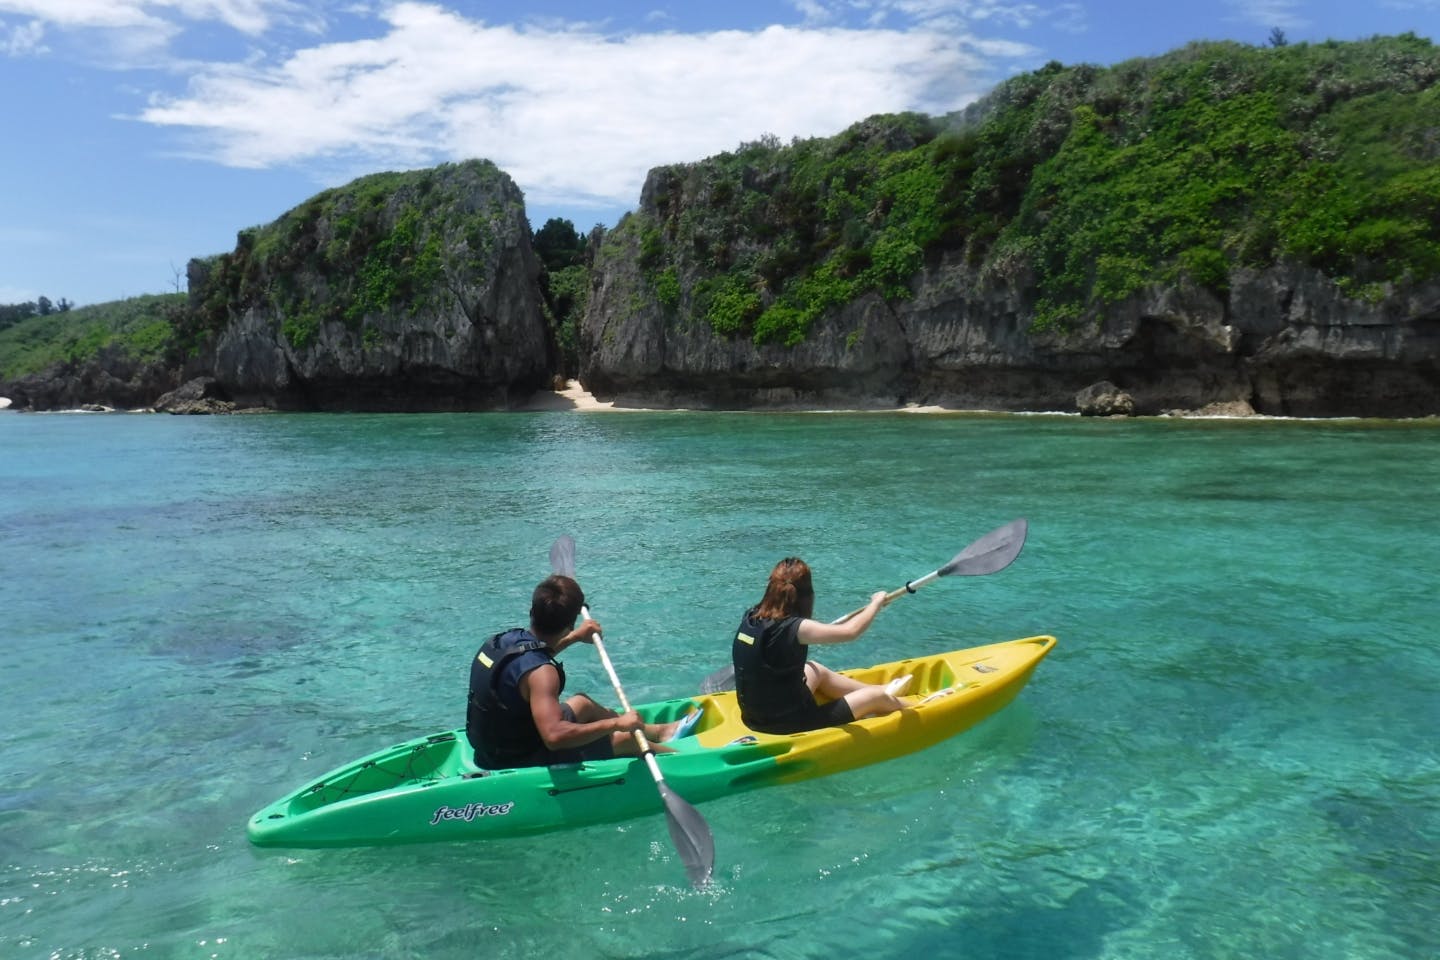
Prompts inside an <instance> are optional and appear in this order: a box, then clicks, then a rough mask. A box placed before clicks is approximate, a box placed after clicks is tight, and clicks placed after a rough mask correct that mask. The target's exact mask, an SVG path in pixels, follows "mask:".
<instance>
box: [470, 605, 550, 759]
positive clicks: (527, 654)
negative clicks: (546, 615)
mask: <svg viewBox="0 0 1440 960" xmlns="http://www.w3.org/2000/svg"><path fill="white" fill-rule="evenodd" d="M546 664H549V665H550V666H553V667H554V668H555V669H556V670H557V671H558V672H559V674H560V690H564V689H565V668H564V667H562V666H560V664H559V663H557V662H556V661H555V659H554V658H553V657H551V656H550V652H549V649H548V648H547V647H546V646H545V644H544V643H542V642H540V641H539V640H537V639H535V635H534V634H532V633H531V632H530V631H529V630H521V629H518V628H517V629H514V630H507V631H505V632H504V633H497V634H496V635H495V636H493V637H491V638H490V639H489V640H486V641H485V643H484V644H482V645H481V647H480V650H479V652H478V653H476V654H475V659H474V660H472V661H471V662H470V697H469V700H468V704H467V708H466V711H465V734H466V736H467V737H469V739H470V745H471V746H473V747H474V748H475V762H476V763H477V764H478V765H480V766H482V767H487V768H489V769H492V770H497V769H502V768H504V767H508V766H514V765H516V764H518V763H529V762H533V760H534V757H535V755H536V754H537V753H539V752H541V751H543V750H544V749H545V741H544V740H542V739H540V731H539V730H537V729H535V719H534V717H532V716H531V715H530V705H529V704H528V703H526V702H525V698H524V697H522V696H521V695H520V680H521V678H522V677H524V676H525V675H526V674H527V673H529V672H530V671H532V670H534V669H536V668H537V667H543V666H545V665H546ZM557 692H558V691H557Z"/></svg>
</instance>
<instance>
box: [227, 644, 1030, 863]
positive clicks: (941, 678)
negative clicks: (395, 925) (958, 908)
mask: <svg viewBox="0 0 1440 960" xmlns="http://www.w3.org/2000/svg"><path fill="white" fill-rule="evenodd" d="M1054 646H1055V638H1054V637H1049V636H1042V637H1028V638H1026V639H1023V640H1011V641H1009V642H1006V643H995V644H990V645H988V646H983V647H972V648H970V649H966V650H955V651H951V652H949V653H937V654H933V655H930V656H924V657H914V658H911V659H908V660H898V661H895V662H894V663H884V664H879V665H877V666H873V667H868V668H864V669H858V670H846V671H844V672H845V673H847V674H849V675H850V676H853V677H855V678H857V679H859V680H862V681H864V682H866V683H884V682H886V681H889V680H892V679H895V678H897V677H901V676H904V675H905V674H910V675H911V676H912V677H913V678H914V679H913V680H912V681H911V683H910V686H909V689H908V692H907V694H906V696H905V697H904V698H903V699H904V700H905V701H906V702H907V703H908V704H910V705H912V708H911V709H907V710H902V711H899V712H896V713H891V714H888V715H886V716H883V717H871V718H869V719H865V720H857V721H855V722H853V723H847V724H844V725H842V726H838V727H826V728H824V729H821V730H811V731H807V732H805V733H797V734H786V735H776V734H766V733H756V732H754V731H752V730H749V729H747V728H746V727H745V726H744V725H743V724H742V723H741V722H740V708H739V705H738V704H737V703H736V701H735V694H734V692H733V691H728V692H722V693H713V694H702V695H697V696H694V697H681V698H677V699H674V700H665V701H661V702H658V703H651V704H645V705H640V706H637V707H636V708H635V709H636V711H637V712H638V713H639V714H640V715H641V716H642V717H643V718H645V719H646V720H647V721H649V722H654V723H668V722H670V721H672V720H676V719H679V718H680V717H683V716H685V715H687V714H689V713H691V712H693V711H694V710H695V709H696V708H700V709H701V710H702V711H703V713H702V714H701V715H700V719H699V722H698V723H697V724H696V725H695V728H694V733H693V734H692V735H690V736H685V737H682V738H681V739H678V740H674V741H671V742H670V743H667V744H666V746H669V747H671V748H673V749H674V750H675V752H674V753H663V754H658V755H657V760H658V761H659V764H660V767H661V769H662V770H663V772H664V776H665V780H666V782H667V783H668V784H669V785H670V789H671V790H673V791H674V792H675V793H676V794H678V795H679V796H681V797H683V798H685V800H687V801H689V802H690V803H701V802H704V801H706V800H714V799H716V798H718V797H727V796H730V795H732V794H735V793H739V792H741V791H744V790H753V789H756V788H759V787H767V786H772V785H775V784H782V783H794V782H797V781H800V780H810V779H813V778H816V777H824V776H829V775H830V774H832V773H839V772H841V771H843V770H850V769H853V768H855V767H862V766H866V765H868V764H872V763H878V762H880V761H882V760H889V759H891V758H893V757H899V756H903V755H905V754H907V753H913V752H915V751H917V750H922V749H924V748H925V747H929V746H932V745H934V744H936V743H939V742H940V741H942V740H945V739H947V738H949V737H952V736H954V735H955V734H957V733H960V732H961V731H963V730H966V729H968V728H969V727H972V726H974V725H975V724H976V723H978V722H980V721H981V720H983V719H985V718H986V717H988V716H990V715H991V714H993V713H995V712H996V711H998V710H1000V709H1001V708H1002V707H1004V706H1005V705H1006V704H1008V703H1009V702H1010V701H1011V700H1013V699H1014V698H1015V696H1016V694H1018V693H1019V692H1020V688H1021V687H1023V686H1024V685H1025V683H1026V681H1027V680H1029V679H1030V675H1031V674H1032V673H1033V672H1034V670H1035V667H1036V665H1038V664H1039V663H1040V661H1041V659H1043V658H1044V657H1045V655H1046V654H1048V653H1049V652H1050V650H1051V649H1052V648H1053V647H1054ZM662 809H663V808H662V805H661V800H660V796H659V794H658V793H657V791H656V789H655V782H654V780H653V779H652V777H651V776H650V774H649V772H648V771H647V769H646V767H645V762H644V760H643V759H642V758H639V757H619V758H616V759H613V760H600V761H587V762H584V763H573V764H563V765H559V766H553V767H521V768H517V769H510V770H485V769H481V768H480V767H477V766H476V765H475V762H474V755H473V751H472V749H471V747H470V743H469V741H468V740H467V739H466V737H465V730H464V729H463V728H461V729H459V730H450V731H445V732H443V733H437V734H433V735H431V736H427V737H420V738H418V739H415V740H409V741H407V742H405V743H400V744H396V745H395V746H393V747H389V748H387V749H385V750H380V751H378V752H376V753H373V754H371V755H369V756H367V757H362V758H361V759H359V760H356V761H354V762H353V763H349V764H346V765H345V766H343V767H338V768H337V769H335V770H332V771H331V772H329V773H327V774H325V775H324V776H323V777H321V778H319V779H318V780H316V781H314V782H313V783H310V784H307V785H306V786H304V787H301V788H300V789H299V790H296V791H295V792H294V793H291V794H290V795H289V796H286V797H284V798H282V799H280V800H277V801H275V802H274V803H272V804H270V805H269V806H267V807H265V808H264V809H263V810H260V811H259V812H258V813H256V814H255V815H254V816H253V817H252V818H251V819H250V823H249V826H248V829H247V832H248V834H249V837H250V840H251V842H252V843H254V844H256V845H258V846H263V847H349V846H370V845H382V844H400V843H427V842H435V841H444V840H485V839H492V838H500V837H517V836H525V835H528V834H535V833H543V832H546V831H550V830H562V829H568V828H570V827H578V826H584V825H588V824H597V823H610V822H615V821H620V820H628V819H631V818H634V817H640V816H647V815H651V814H655V813H659V812H661V811H662Z"/></svg>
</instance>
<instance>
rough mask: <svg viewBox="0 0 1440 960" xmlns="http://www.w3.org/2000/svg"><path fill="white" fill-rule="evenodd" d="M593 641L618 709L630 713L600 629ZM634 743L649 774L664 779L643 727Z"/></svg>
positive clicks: (587, 614) (583, 612) (582, 613)
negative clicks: (638, 748)
mask: <svg viewBox="0 0 1440 960" xmlns="http://www.w3.org/2000/svg"><path fill="white" fill-rule="evenodd" d="M580 616H582V617H584V618H585V619H586V620H589V619H591V616H590V608H589V607H588V606H581V607H580ZM591 639H592V640H593V641H594V642H595V652H596V653H598V654H600V662H601V664H603V665H604V667H605V673H606V674H607V675H608V676H609V677H610V686H612V687H614V688H615V696H616V697H617V698H619V700H620V710H621V712H623V713H630V712H631V711H630V698H629V697H627V696H625V688H624V687H622V686H621V685H620V675H619V674H618V673H616V672H615V664H613V663H611V662H610V654H609V653H608V652H606V650H605V639H604V638H603V637H601V636H600V631H598V630H597V631H595V633H594V634H592V635H591ZM634 736H635V743H636V745H637V746H639V747H640V754H641V756H643V757H644V758H645V765H646V766H648V767H649V768H650V775H651V776H652V777H654V778H655V782H656V783H660V782H661V781H663V780H664V779H665V777H664V775H663V774H662V773H661V772H660V765H659V764H658V763H656V762H655V751H654V750H652V749H651V748H650V738H648V737H646V736H645V731H644V729H643V728H642V729H639V730H636V731H634Z"/></svg>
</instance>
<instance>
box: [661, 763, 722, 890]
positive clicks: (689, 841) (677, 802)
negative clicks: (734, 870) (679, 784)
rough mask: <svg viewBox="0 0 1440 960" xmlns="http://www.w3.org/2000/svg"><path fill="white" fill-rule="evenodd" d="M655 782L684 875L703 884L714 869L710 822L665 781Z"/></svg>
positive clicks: (707, 880)
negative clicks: (683, 866) (683, 868)
mask: <svg viewBox="0 0 1440 960" xmlns="http://www.w3.org/2000/svg"><path fill="white" fill-rule="evenodd" d="M656 785H657V786H658V787H659V788H660V799H662V800H664V801H665V821H666V825H667V826H668V827H669V828H670V840H671V842H673V843H674V844H675V850H676V852H678V853H679V854H680V862H681V863H683V864H685V875H686V876H687V877H689V878H690V882H691V883H692V884H693V885H695V886H697V887H703V886H705V884H707V883H709V882H710V875H711V874H712V873H714V872H715V838H714V837H713V836H711V834H710V825H709V824H708V823H706V822H705V818H704V817H702V816H700V811H698V810H696V809H695V808H694V807H692V806H690V804H688V803H686V802H685V800H684V798H682V797H681V796H680V795H679V794H677V793H675V791H673V790H671V789H670V786H669V784H667V783H665V781H663V780H661V781H659V783H657V784H656Z"/></svg>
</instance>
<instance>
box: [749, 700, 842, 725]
mask: <svg viewBox="0 0 1440 960" xmlns="http://www.w3.org/2000/svg"><path fill="white" fill-rule="evenodd" d="M854 720H855V714H854V712H852V711H851V709H850V704H848V703H846V702H845V699H844V698H843V697H842V698H840V699H839V700H831V701H830V702H829V703H816V704H812V705H811V706H810V708H809V709H802V710H800V711H797V712H796V713H792V714H790V715H789V716H787V717H785V718H783V719H781V720H779V721H777V722H775V723H762V724H755V723H749V722H748V721H747V723H746V726H748V727H749V728H750V729H752V730H758V731H760V732H761V733H804V732H805V731H806V730H820V729H822V728H824V727H838V726H840V724H842V723H852V722H854Z"/></svg>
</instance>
